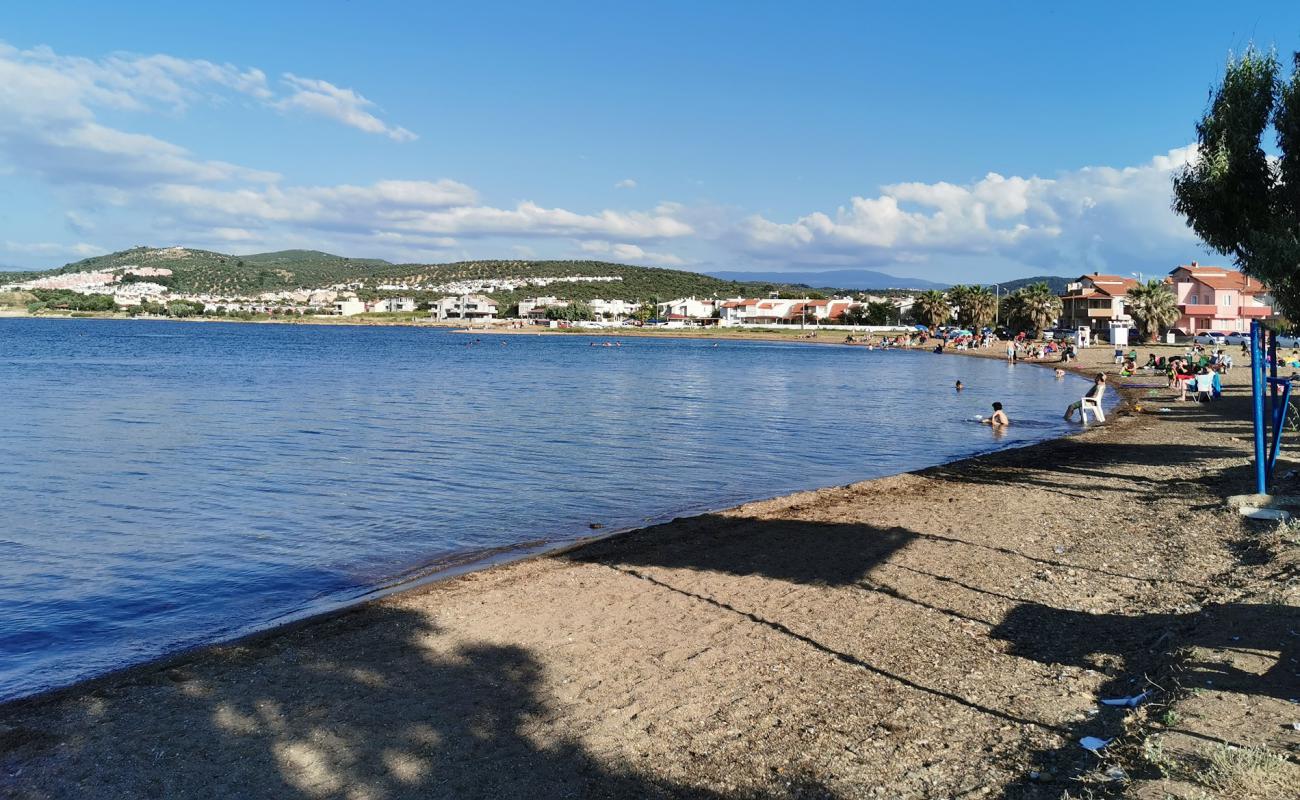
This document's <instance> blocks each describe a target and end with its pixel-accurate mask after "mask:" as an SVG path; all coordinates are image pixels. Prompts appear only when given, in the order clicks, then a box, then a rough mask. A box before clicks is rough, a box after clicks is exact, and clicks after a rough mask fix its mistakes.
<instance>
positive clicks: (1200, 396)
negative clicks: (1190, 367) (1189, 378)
mask: <svg viewBox="0 0 1300 800" xmlns="http://www.w3.org/2000/svg"><path fill="white" fill-rule="evenodd" d="M1196 399H1197V401H1198V402H1202V403H1208V402H1210V401H1211V400H1213V399H1214V376H1213V375H1211V374H1210V373H1208V372H1207V373H1205V374H1203V375H1197V376H1196Z"/></svg>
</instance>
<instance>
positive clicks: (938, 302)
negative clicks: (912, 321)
mask: <svg viewBox="0 0 1300 800" xmlns="http://www.w3.org/2000/svg"><path fill="white" fill-rule="evenodd" d="M912 312H913V313H914V314H916V318H917V319H919V320H920V321H921V323H922V324H923V325H927V326H929V327H931V328H934V327H937V326H939V325H942V324H944V323H945V322H947V321H948V320H949V319H950V318H951V317H952V308H951V307H949V305H948V296H947V295H946V294H944V293H943V292H941V291H939V290H938V289H930V290H929V291H925V292H921V293H920V294H918V295H917V296H916V301H915V303H914V304H913V305H912Z"/></svg>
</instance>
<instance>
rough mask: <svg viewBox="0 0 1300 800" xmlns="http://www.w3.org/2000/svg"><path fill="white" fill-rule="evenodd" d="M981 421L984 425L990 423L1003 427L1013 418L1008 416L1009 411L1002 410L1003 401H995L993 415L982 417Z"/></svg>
mask: <svg viewBox="0 0 1300 800" xmlns="http://www.w3.org/2000/svg"><path fill="white" fill-rule="evenodd" d="M980 422H981V423H982V424H984V425H989V426H992V427H994V428H1001V427H1004V426H1007V425H1010V424H1011V420H1010V419H1008V418H1007V412H1005V411H1003V410H1002V404H1001V403H994V404H993V416H991V417H989V418H988V419H982V420H980Z"/></svg>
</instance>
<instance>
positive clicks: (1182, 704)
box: [0, 353, 1300, 800]
mask: <svg viewBox="0 0 1300 800" xmlns="http://www.w3.org/2000/svg"><path fill="white" fill-rule="evenodd" d="M1089 355H1091V356H1092V357H1091V358H1089ZM1089 355H1085V359H1084V360H1083V362H1082V363H1079V364H1076V365H1073V366H1074V368H1075V371H1077V372H1086V371H1094V370H1095V369H1096V368H1097V367H1098V366H1102V365H1101V364H1100V361H1101V360H1102V358H1103V357H1104V356H1105V354H1104V353H1093V354H1089ZM1041 366H1053V365H1052V364H1051V363H1050V362H1049V363H1048V364H1042V365H1041ZM1106 371H1108V372H1109V371H1111V370H1110V369H1107V370H1106ZM1243 372H1245V371H1244V370H1235V371H1234V372H1233V373H1232V375H1231V376H1230V380H1229V381H1226V382H1225V383H1226V390H1227V395H1226V396H1225V399H1224V400H1222V401H1218V402H1217V403H1215V404H1213V405H1208V406H1206V405H1202V404H1195V403H1183V404H1178V403H1175V402H1170V401H1169V399H1168V396H1169V394H1170V393H1169V392H1168V391H1163V390H1154V389H1147V387H1142V388H1140V389H1134V390H1130V394H1129V399H1130V400H1133V399H1137V398H1138V396H1139V394H1141V395H1143V396H1145V395H1147V393H1148V392H1150V393H1153V394H1159V395H1160V398H1161V399H1158V400H1156V401H1155V404H1160V403H1169V405H1170V406H1172V407H1173V412H1172V413H1168V414H1164V413H1161V414H1148V413H1134V412H1132V410H1131V409H1126V410H1123V411H1120V412H1118V413H1115V414H1114V416H1113V418H1108V422H1107V424H1105V425H1099V426H1090V427H1089V428H1088V429H1086V430H1083V431H1081V432H1080V433H1078V434H1075V435H1070V436H1066V437H1062V438H1056V439H1051V440H1048V441H1043V442H1039V443H1036V444H1033V445H1029V446H1026V447H1020V448H1011V449H1004V450H999V451H996V452H992V453H988V454H983V455H978V456H974V457H971V458H967V459H960V460H957V461H954V462H950V463H948V464H944V465H939V466H934V467H929V468H926V469H922V470H917V471H913V472H907V473H902V474H898V475H893V476H889V477H883V478H876V479H872V480H868V481H863V482H857V483H852V484H848V485H845V486H835V487H827V488H822V489H816V490H811V491H807V492H800V493H795V494H790V495H785V496H781V497H777V498H773V499H770V500H762V501H755V502H750V503H745V504H743V505H740V506H737V507H734V508H731V509H728V510H726V511H722V512H713V513H706V514H702V515H699V516H694V517H690V518H680V519H675V520H672V521H670V522H667V523H664V524H659V525H654V526H650V527H644V528H637V529H633V530H631V531H626V532H617V533H616V532H611V533H610V534H607V535H604V536H602V537H599V538H597V539H596V540H594V541H587V542H583V543H579V544H576V545H574V546H573V547H571V548H568V549H566V550H564V551H560V552H550V553H547V554H546V555H544V556H534V557H530V558H526V559H522V560H515V561H512V562H510V563H508V564H505V565H500V566H494V567H491V568H489V569H484V570H477V571H472V572H469V573H467V574H465V575H461V576H459V577H457V578H455V579H453V580H439V581H434V582H431V583H428V584H426V585H424V586H421V587H418V588H415V589H408V590H406V591H402V592H399V593H395V594H392V595H389V596H387V597H385V598H383V599H378V600H372V601H370V602H367V603H364V604H362V605H359V606H354V607H351V608H348V609H344V610H341V611H339V612H337V613H335V614H331V615H329V616H327V617H324V618H316V619H312V620H305V621H303V622H301V623H298V624H295V625H294V626H292V627H282V628H277V629H272V630H269V631H263V632H261V633H260V634H257V635H255V636H252V637H249V638H248V639H246V640H242V641H240V642H237V643H232V644H225V645H220V646H215V647H207V648H203V649H201V650H199V651H196V652H192V653H189V654H187V655H186V656H184V657H179V658H177V659H175V660H173V661H171V662H169V663H168V664H165V665H160V664H157V663H154V664H149V665H142V666H140V667H136V668H133V669H132V670H131V672H130V673H128V674H116V675H113V676H106V677H104V678H102V679H100V680H97V681H96V682H95V683H94V684H93V685H90V684H78V685H76V686H73V687H66V688H65V689H63V690H61V692H60V694H59V695H57V696H51V695H42V696H40V697H39V698H32V699H28V700H24V701H19V703H21V705H19V706H15V705H6V706H4V707H3V711H0V740H3V741H4V742H5V744H6V748H0V793H4V791H5V790H6V789H8V790H11V791H12V793H13V795H14V796H15V797H18V798H23V800H28V799H29V798H32V799H33V800H34V799H35V798H46V797H61V796H72V795H76V794H78V791H77V787H82V792H81V793H83V794H84V793H85V788H86V787H90V786H93V787H95V788H96V790H98V791H100V792H102V793H104V794H109V795H113V796H138V795H143V794H148V793H149V792H150V791H153V793H154V794H157V793H158V792H159V791H160V790H159V788H158V787H159V786H162V787H164V788H163V790H162V793H163V794H166V795H167V796H171V797H183V798H198V797H203V796H211V795H212V794H213V793H214V792H215V793H216V794H222V793H223V792H224V793H226V794H232V793H233V794H242V795H244V796H249V797H265V798H270V797H284V796H291V797H299V796H300V797H304V798H305V797H323V796H336V795H339V794H342V793H344V792H345V791H347V790H350V789H353V788H354V787H355V790H356V791H361V792H364V793H367V794H372V795H375V796H386V797H421V798H423V797H431V796H432V797H496V796H513V795H518V794H520V793H522V792H524V791H529V792H531V793H532V795H533V796H542V797H559V796H584V795H593V796H608V797H620V798H621V797H628V798H631V797H646V796H650V797H665V798H666V797H700V798H708V800H721V798H739V797H746V798H750V797H762V798H777V797H781V798H786V797H789V798H794V797H830V796H835V797H851V798H859V797H860V798H870V797H879V796H881V793H880V791H879V790H880V789H884V790H885V791H884V796H971V797H975V796H985V795H987V794H989V793H1000V794H1002V795H1003V796H1017V797H1021V796H1023V797H1027V798H1047V797H1059V796H1063V794H1065V793H1066V792H1069V793H1070V794H1071V795H1077V794H1079V793H1081V792H1083V791H1084V790H1085V789H1088V788H1089V787H1092V788H1095V789H1098V790H1106V789H1107V787H1110V788H1112V789H1113V788H1115V785H1114V783H1113V779H1111V778H1107V777H1106V772H1107V770H1113V769H1114V768H1120V769H1123V770H1124V771H1125V773H1126V775H1128V776H1131V779H1130V780H1131V781H1132V785H1131V786H1130V785H1129V784H1128V783H1125V784H1124V787H1125V790H1126V791H1130V790H1131V791H1137V790H1138V786H1139V784H1141V785H1142V786H1148V787H1149V788H1152V790H1153V791H1154V790H1155V788H1156V787H1157V786H1158V788H1159V790H1160V791H1159V793H1154V794H1145V793H1144V794H1142V795H1141V796H1142V797H1146V796H1161V797H1163V796H1166V795H1172V796H1176V797H1180V798H1183V797H1193V796H1199V795H1197V794H1196V793H1195V792H1196V791H1197V787H1198V786H1200V784H1197V783H1196V782H1195V781H1196V773H1195V769H1196V765H1197V764H1203V763H1204V759H1205V758H1206V757H1207V756H1206V754H1207V753H1208V752H1211V751H1210V750H1207V748H1213V747H1216V746H1218V745H1215V744H1214V743H1215V742H1228V743H1230V744H1231V745H1233V746H1234V747H1237V748H1239V749H1240V748H1245V749H1246V750H1247V751H1248V752H1255V749H1256V748H1270V749H1271V750H1272V751H1276V750H1277V748H1279V747H1281V748H1283V750H1285V748H1286V746H1287V741H1288V740H1287V737H1288V736H1291V734H1289V733H1286V732H1285V731H1283V730H1282V726H1273V725H1271V724H1262V723H1265V722H1267V721H1271V720H1274V719H1283V718H1286V719H1289V718H1290V717H1289V716H1288V715H1289V714H1290V713H1291V710H1292V707H1291V706H1290V705H1289V704H1288V701H1287V700H1286V698H1287V697H1289V696H1290V695H1289V694H1287V692H1292V693H1293V686H1292V685H1291V684H1290V683H1288V681H1290V680H1291V676H1290V673H1288V672H1287V671H1286V670H1285V669H1283V667H1284V666H1285V665H1286V664H1289V663H1290V662H1288V661H1287V660H1286V659H1287V656H1288V654H1289V653H1290V652H1291V649H1293V647H1294V644H1293V643H1292V642H1291V640H1290V639H1287V633H1286V631H1287V630H1288V625H1289V626H1290V627H1291V628H1293V627H1294V612H1293V611H1288V608H1294V607H1295V605H1296V604H1297V602H1300V597H1298V598H1296V599H1295V600H1287V595H1286V594H1285V593H1283V594H1281V595H1279V594H1278V589H1277V586H1278V585H1286V584H1285V583H1284V582H1283V583H1282V584H1279V580H1280V579H1279V578H1278V577H1277V576H1276V574H1275V573H1276V571H1277V569H1278V568H1279V567H1278V566H1277V565H1275V564H1273V563H1271V562H1270V560H1269V559H1261V558H1260V557H1259V556H1258V555H1255V554H1256V553H1258V552H1260V550H1259V549H1260V548H1263V549H1264V551H1265V553H1267V552H1272V551H1271V550H1269V548H1274V547H1276V546H1278V545H1277V542H1278V541H1279V540H1278V539H1277V536H1276V534H1274V535H1273V538H1269V537H1268V536H1266V535H1265V528H1262V527H1260V526H1258V525H1257V524H1255V523H1250V522H1248V521H1244V520H1242V519H1241V518H1240V517H1239V516H1238V515H1237V514H1236V513H1235V512H1234V511H1232V510H1231V509H1228V508H1226V507H1225V505H1224V503H1223V498H1224V497H1225V496H1226V495H1228V494H1232V493H1236V492H1238V491H1240V490H1241V487H1242V486H1243V484H1244V483H1247V482H1248V475H1247V474H1246V473H1247V472H1248V471H1249V469H1248V467H1243V466H1242V463H1243V461H1242V460H1243V458H1244V457H1245V456H1246V455H1248V451H1249V447H1248V444H1249V442H1248V432H1249V424H1248V423H1246V424H1244V425H1243V423H1242V422H1241V419H1242V417H1241V415H1242V413H1243V412H1245V411H1246V410H1247V409H1248V405H1249V404H1248V401H1247V398H1246V396H1244V395H1243V386H1242V384H1243V382H1244V381H1245V379H1246V377H1247V376H1246V375H1243V374H1242V373H1243ZM1117 388H1119V387H1117ZM1134 392H1136V393H1139V394H1134ZM1142 404H1143V405H1146V403H1145V400H1143V403H1142ZM1153 410H1154V409H1153ZM1243 437H1244V438H1243ZM1170 502H1174V503H1176V504H1177V506H1178V508H1179V513H1178V514H1176V515H1171V514H1170V513H1169V512H1168V506H1169V503H1170ZM1244 542H1252V543H1253V545H1252V547H1253V548H1254V549H1251V548H1246V549H1243V547H1244V545H1243V543H1244ZM1292 594H1295V592H1292ZM1288 603H1290V605H1288ZM1246 621H1249V624H1248V625H1243V623H1244V622H1246ZM1237 639H1240V640H1241V641H1240V642H1238V644H1236V645H1233V644H1231V643H1230V642H1234V641H1237ZM1279 643H1280V645H1279ZM1233 659H1236V661H1233ZM1251 659H1254V660H1253V661H1251ZM1261 659H1263V660H1262V661H1261ZM1274 661H1276V665H1275V666H1274ZM1221 662H1222V663H1221ZM1203 664H1204V666H1203ZM1211 664H1213V665H1214V666H1209V665H1211ZM1210 679H1212V680H1210ZM1270 681H1272V682H1270ZM1211 683H1212V684H1213V685H1212V686H1210V684H1211ZM1193 686H1194V687H1200V688H1199V690H1198V691H1196V692H1189V691H1188V690H1187V688H1180V687H1193ZM1143 687H1150V688H1152V691H1153V698H1154V699H1152V700H1151V701H1150V702H1149V703H1148V704H1147V705H1145V706H1143V707H1142V708H1139V709H1137V710H1135V711H1132V712H1126V711H1124V710H1115V709H1111V710H1107V709H1106V708H1105V707H1102V708H1101V709H1100V710H1098V705H1097V698H1102V697H1121V696H1127V695H1129V694H1133V693H1134V692H1135V691H1136V690H1138V689H1141V688H1143ZM1243 704H1245V705H1246V706H1247V712H1246V716H1244V717H1243V716H1242V714H1241V713H1240V708H1241V707H1242V705H1243ZM1083 736H1099V737H1102V738H1105V739H1113V741H1114V744H1113V745H1112V746H1111V747H1109V748H1107V749H1106V751H1105V753H1104V754H1101V755H1094V754H1092V753H1090V752H1087V751H1084V750H1083V749H1082V748H1080V747H1079V746H1078V740H1079V739H1080V738H1081V737H1083ZM1152 748H1157V749H1158V751H1159V752H1161V753H1163V755H1162V758H1163V759H1165V761H1162V762H1161V763H1162V764H1166V765H1167V766H1166V767H1162V768H1161V770H1163V771H1159V772H1156V773H1152V772H1151V769H1150V762H1149V761H1146V760H1144V759H1146V758H1147V757H1148V756H1149V755H1150V754H1151V753H1153V752H1157V750H1153V749H1152ZM1144 754H1145V755H1144ZM1179 759H1182V760H1181V761H1180V760H1179ZM1197 759H1200V760H1197ZM1278 763H1279V765H1280V766H1277V767H1276V768H1274V769H1275V771H1274V772H1271V773H1269V774H1268V775H1267V776H1266V777H1267V779H1268V780H1270V781H1274V782H1276V784H1277V785H1279V786H1283V787H1284V788H1283V793H1279V794H1277V795H1276V796H1294V792H1291V793H1290V794H1287V793H1285V792H1286V790H1287V789H1294V788H1296V787H1300V782H1297V781H1296V779H1295V773H1293V772H1290V771H1288V770H1290V769H1291V766H1293V765H1290V762H1287V761H1286V760H1285V759H1283V760H1282V761H1279V762H1278ZM1144 764H1145V765H1146V766H1145V767H1144V766H1143V765H1144ZM1178 764H1183V765H1186V767H1185V769H1184V767H1178V769H1175V766H1176V765H1178ZM1168 765H1173V766H1168ZM1144 769H1145V772H1144ZM1180 770H1181V771H1180ZM1216 779H1217V778H1216ZM160 782H161V783H160ZM150 787H154V788H153V789H152V790H151V789H150ZM873 787H874V789H875V791H873V790H872V789H873ZM1133 796H1138V795H1133ZM1211 796H1212V795H1211ZM1226 796H1246V793H1245V792H1241V791H1237V792H1235V793H1234V792H1232V791H1229V792H1228V794H1227V795H1226ZM1260 796H1273V795H1260Z"/></svg>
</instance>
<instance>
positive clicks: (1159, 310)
mask: <svg viewBox="0 0 1300 800" xmlns="http://www.w3.org/2000/svg"><path fill="white" fill-rule="evenodd" d="M1176 299H1177V298H1175V297H1174V293H1173V291H1171V290H1170V288H1169V287H1168V286H1167V285H1166V284H1165V283H1164V281H1158V280H1152V281H1147V282H1146V283H1142V284H1138V285H1137V286H1134V287H1133V288H1132V289H1129V290H1128V295H1127V297H1126V298H1125V300H1124V307H1125V308H1126V309H1127V310H1128V313H1129V316H1131V317H1132V318H1133V321H1134V322H1136V323H1137V327H1138V331H1140V332H1141V333H1142V338H1143V339H1146V340H1148V341H1150V340H1152V339H1155V338H1156V337H1157V336H1158V335H1160V330H1161V329H1162V328H1166V327H1168V326H1169V325H1172V324H1173V322H1174V320H1176V319H1178V304H1177V302H1175V301H1176Z"/></svg>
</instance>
